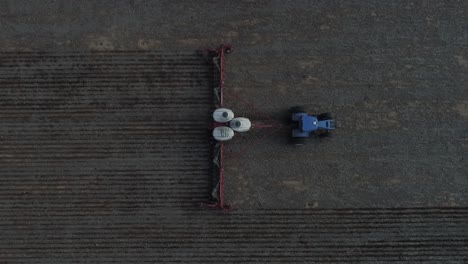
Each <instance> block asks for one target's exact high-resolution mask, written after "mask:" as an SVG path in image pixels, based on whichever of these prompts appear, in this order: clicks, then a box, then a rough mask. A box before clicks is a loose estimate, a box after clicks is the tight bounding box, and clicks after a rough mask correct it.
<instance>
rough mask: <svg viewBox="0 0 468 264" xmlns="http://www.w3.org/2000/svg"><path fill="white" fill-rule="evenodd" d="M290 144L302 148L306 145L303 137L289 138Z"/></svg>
mask: <svg viewBox="0 0 468 264" xmlns="http://www.w3.org/2000/svg"><path fill="white" fill-rule="evenodd" d="M291 143H292V144H294V145H296V146H302V145H304V144H305V143H306V138H303V137H293V138H291Z"/></svg>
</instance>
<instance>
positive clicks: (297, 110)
mask: <svg viewBox="0 0 468 264" xmlns="http://www.w3.org/2000/svg"><path fill="white" fill-rule="evenodd" d="M305 112H306V111H305V108H304V107H303V106H294V107H291V114H294V113H305Z"/></svg>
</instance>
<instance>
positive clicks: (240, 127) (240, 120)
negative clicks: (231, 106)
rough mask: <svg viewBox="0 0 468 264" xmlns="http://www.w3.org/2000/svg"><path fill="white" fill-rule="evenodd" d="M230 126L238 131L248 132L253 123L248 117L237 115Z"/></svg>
mask: <svg viewBox="0 0 468 264" xmlns="http://www.w3.org/2000/svg"><path fill="white" fill-rule="evenodd" d="M229 126H230V127H231V128H232V129H233V130H234V131H236V132H246V131H249V130H250V128H251V127H252V123H251V122H250V120H249V119H248V118H245V117H236V118H234V119H232V120H231V122H230V123H229Z"/></svg>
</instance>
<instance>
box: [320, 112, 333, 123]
mask: <svg viewBox="0 0 468 264" xmlns="http://www.w3.org/2000/svg"><path fill="white" fill-rule="evenodd" d="M317 119H318V120H319V121H322V120H330V119H333V117H332V115H331V113H328V112H327V113H321V114H320V115H318V116H317Z"/></svg>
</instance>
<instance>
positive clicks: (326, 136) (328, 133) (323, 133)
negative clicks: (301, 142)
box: [317, 130, 333, 139]
mask: <svg viewBox="0 0 468 264" xmlns="http://www.w3.org/2000/svg"><path fill="white" fill-rule="evenodd" d="M317 137H318V138H321V139H330V138H332V137H333V134H332V133H331V131H330V130H325V131H321V132H320V133H319V134H318V135H317Z"/></svg>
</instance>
